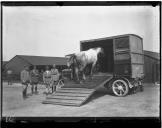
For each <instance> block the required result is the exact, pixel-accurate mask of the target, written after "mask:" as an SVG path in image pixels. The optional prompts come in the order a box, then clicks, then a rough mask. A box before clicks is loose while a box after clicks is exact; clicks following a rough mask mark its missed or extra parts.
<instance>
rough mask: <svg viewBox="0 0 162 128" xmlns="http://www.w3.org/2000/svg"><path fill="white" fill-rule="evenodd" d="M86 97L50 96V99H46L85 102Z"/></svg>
mask: <svg viewBox="0 0 162 128" xmlns="http://www.w3.org/2000/svg"><path fill="white" fill-rule="evenodd" d="M85 98H86V97H85V96H84V97H74V96H73V97H69V96H57V95H56V96H50V97H46V99H65V100H66V99H67V100H68V99H69V100H81V101H83V100H84V99H85Z"/></svg>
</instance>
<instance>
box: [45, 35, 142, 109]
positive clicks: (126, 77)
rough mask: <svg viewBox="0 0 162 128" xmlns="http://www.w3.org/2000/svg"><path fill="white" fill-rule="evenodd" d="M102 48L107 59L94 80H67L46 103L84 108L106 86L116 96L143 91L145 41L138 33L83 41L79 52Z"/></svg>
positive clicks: (102, 61)
mask: <svg viewBox="0 0 162 128" xmlns="http://www.w3.org/2000/svg"><path fill="white" fill-rule="evenodd" d="M96 47H102V48H103V49H104V56H103V57H102V58H101V59H99V60H98V61H99V62H98V64H99V70H98V72H97V73H95V74H94V76H93V79H87V80H86V81H85V82H84V83H81V84H76V83H75V82H74V81H72V80H71V81H67V82H65V83H64V86H63V87H62V88H59V89H58V90H57V91H56V92H55V93H54V94H52V95H50V96H47V97H46V99H45V100H44V101H43V103H44V104H59V105H69V106H81V105H83V104H84V103H85V102H86V100H87V99H88V98H89V97H90V96H91V95H92V94H93V93H95V91H96V90H97V89H98V88H99V87H101V86H104V87H105V89H108V90H109V91H110V92H112V94H113V95H114V96H126V95H128V94H130V93H131V92H132V91H134V90H136V89H137V88H139V90H140V91H143V86H142V79H143V78H144V54H143V39H142V38H141V37H140V36H138V35H135V34H124V35H119V36H112V37H106V38H98V39H91V40H83V41H80V51H86V50H88V49H90V48H96Z"/></svg>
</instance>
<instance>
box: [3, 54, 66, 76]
mask: <svg viewBox="0 0 162 128" xmlns="http://www.w3.org/2000/svg"><path fill="white" fill-rule="evenodd" d="M66 63H67V58H65V57H46V56H26V55H16V56H15V57H13V58H12V59H11V60H10V61H8V63H6V64H5V70H4V72H5V71H6V70H7V69H11V70H12V71H13V74H15V77H17V78H15V79H18V78H19V75H20V72H21V71H22V70H23V69H24V65H28V66H30V68H32V66H37V68H38V70H39V71H41V69H43V70H45V66H46V65H48V66H50V67H51V66H52V65H53V64H56V67H57V68H58V70H62V69H64V68H66V67H67V66H66ZM4 74H5V73H4Z"/></svg>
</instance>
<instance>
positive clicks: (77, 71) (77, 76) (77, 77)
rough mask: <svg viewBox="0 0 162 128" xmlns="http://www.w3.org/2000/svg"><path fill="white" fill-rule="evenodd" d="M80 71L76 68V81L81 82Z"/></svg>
mask: <svg viewBox="0 0 162 128" xmlns="http://www.w3.org/2000/svg"><path fill="white" fill-rule="evenodd" d="M78 73H79V70H78V68H75V75H76V80H77V81H79V74H78Z"/></svg>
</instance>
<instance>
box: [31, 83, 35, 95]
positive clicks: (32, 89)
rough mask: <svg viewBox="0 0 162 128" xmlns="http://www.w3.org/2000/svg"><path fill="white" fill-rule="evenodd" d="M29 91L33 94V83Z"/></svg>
mask: <svg viewBox="0 0 162 128" xmlns="http://www.w3.org/2000/svg"><path fill="white" fill-rule="evenodd" d="M31 93H32V95H33V93H34V87H33V85H32V87H31Z"/></svg>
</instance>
